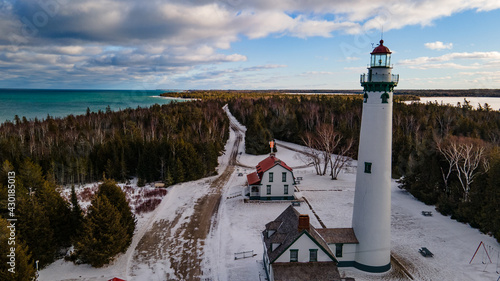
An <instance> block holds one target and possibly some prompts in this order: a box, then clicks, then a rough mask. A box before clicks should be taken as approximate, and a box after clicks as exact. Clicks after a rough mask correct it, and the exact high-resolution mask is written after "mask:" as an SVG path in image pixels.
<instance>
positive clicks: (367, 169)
mask: <svg viewBox="0 0 500 281" xmlns="http://www.w3.org/2000/svg"><path fill="white" fill-rule="evenodd" d="M365 173H367V174H371V173H372V163H370V162H365Z"/></svg>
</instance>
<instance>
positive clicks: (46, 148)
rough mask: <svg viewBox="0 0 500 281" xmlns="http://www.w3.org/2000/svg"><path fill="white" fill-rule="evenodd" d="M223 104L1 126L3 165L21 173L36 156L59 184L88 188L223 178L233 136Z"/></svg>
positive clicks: (0, 158) (20, 121) (176, 105)
mask: <svg viewBox="0 0 500 281" xmlns="http://www.w3.org/2000/svg"><path fill="white" fill-rule="evenodd" d="M222 106H223V104H222V103H221V102H220V101H217V100H207V101H191V102H180V103H171V104H167V105H162V106H159V105H154V106H152V107H150V108H137V109H126V110H123V111H119V112H112V111H111V110H106V112H102V111H99V112H97V113H91V112H89V111H87V114H86V115H79V116H73V115H70V116H68V117H66V118H51V117H50V116H48V117H47V119H45V120H38V119H35V120H29V121H28V120H26V118H22V119H20V118H18V117H17V116H16V118H15V121H14V122H6V123H3V124H2V125H1V126H0V161H1V162H3V161H4V160H9V161H10V162H11V163H12V165H13V166H14V167H16V168H18V167H19V166H20V165H21V163H22V162H23V161H24V159H26V158H27V157H29V158H30V159H32V161H33V162H35V163H37V164H39V165H40V166H41V167H42V171H43V172H44V173H48V174H50V175H51V177H52V178H54V179H55V180H56V182H57V183H58V184H76V183H78V184H81V183H87V182H95V181H97V180H100V179H102V177H103V174H105V175H106V177H107V178H113V179H116V180H119V181H123V180H127V179H129V178H131V177H135V176H137V177H138V178H139V183H140V184H143V183H145V182H151V181H158V180H162V181H164V182H165V183H166V184H168V185H170V184H173V183H177V182H183V181H187V180H194V179H199V178H202V177H205V176H208V175H213V174H214V173H215V167H216V166H217V157H218V155H219V154H220V153H221V151H222V150H223V148H224V144H225V142H226V140H227V138H228V136H229V129H228V128H229V121H228V119H227V116H226V115H225V113H224V111H223V110H222V109H221V107H222Z"/></svg>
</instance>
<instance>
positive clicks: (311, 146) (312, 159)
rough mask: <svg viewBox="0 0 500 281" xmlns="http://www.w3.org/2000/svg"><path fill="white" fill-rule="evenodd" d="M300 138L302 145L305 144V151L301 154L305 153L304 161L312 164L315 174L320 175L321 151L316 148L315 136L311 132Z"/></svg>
mask: <svg viewBox="0 0 500 281" xmlns="http://www.w3.org/2000/svg"><path fill="white" fill-rule="evenodd" d="M301 138H302V142H303V143H304V145H305V146H307V151H306V153H304V154H303V155H305V160H306V163H307V164H308V163H312V164H313V165H314V169H315V170H316V174H317V175H321V161H320V154H321V152H320V151H319V150H317V149H316V148H317V138H316V137H315V136H314V135H313V134H311V133H306V134H304V136H302V137H301Z"/></svg>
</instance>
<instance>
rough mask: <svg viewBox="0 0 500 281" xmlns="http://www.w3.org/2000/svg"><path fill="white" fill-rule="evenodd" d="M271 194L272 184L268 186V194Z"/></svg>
mask: <svg viewBox="0 0 500 281" xmlns="http://www.w3.org/2000/svg"><path fill="white" fill-rule="evenodd" d="M270 194H271V186H270V185H268V186H267V195H270Z"/></svg>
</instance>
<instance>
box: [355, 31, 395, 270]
mask: <svg viewBox="0 0 500 281" xmlns="http://www.w3.org/2000/svg"><path fill="white" fill-rule="evenodd" d="M391 70H392V67H391V51H390V50H389V48H387V47H386V46H384V41H383V40H380V45H378V46H377V47H376V48H375V49H373V51H372V52H371V61H370V67H369V68H368V75H366V74H362V75H361V86H363V88H364V101H363V102H364V103H363V113H362V118H361V135H360V139H359V151H358V169H357V174H356V190H355V195H354V212H353V218H352V226H353V229H354V233H355V234H356V237H357V238H358V241H359V244H358V245H357V249H356V257H355V262H354V266H355V267H356V268H358V269H360V270H363V271H368V272H385V271H388V270H389V269H390V268H391V155H392V151H391V149H392V98H393V89H394V87H395V86H396V85H397V84H398V80H399V75H394V74H391Z"/></svg>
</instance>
